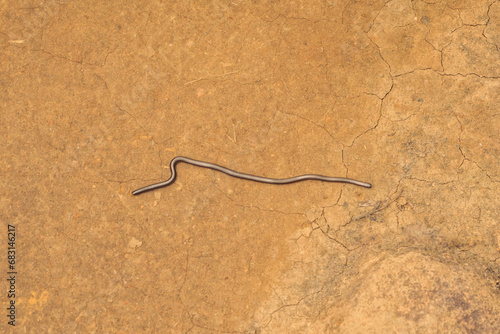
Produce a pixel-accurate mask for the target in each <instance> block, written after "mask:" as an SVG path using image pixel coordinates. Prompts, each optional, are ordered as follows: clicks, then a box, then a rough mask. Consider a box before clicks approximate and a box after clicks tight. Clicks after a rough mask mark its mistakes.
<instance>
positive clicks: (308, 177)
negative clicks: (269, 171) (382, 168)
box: [132, 156, 372, 195]
mask: <svg viewBox="0 0 500 334" xmlns="http://www.w3.org/2000/svg"><path fill="white" fill-rule="evenodd" d="M179 162H184V163H187V164H190V165H193V166H198V167H203V168H209V169H213V170H216V171H218V172H221V173H224V174H227V175H229V176H233V177H236V178H239V179H243V180H249V181H255V182H261V183H270V184H289V183H295V182H300V181H306V180H317V181H324V182H340V183H349V184H353V185H356V186H360V187H365V188H371V187H372V185H371V184H370V183H367V182H362V181H357V180H353V179H348V178H345V177H331V176H323V175H317V174H305V175H299V176H294V177H290V178H286V179H272V178H268V177H262V176H256V175H252V174H246V173H240V172H237V171H234V170H232V169H229V168H226V167H222V166H219V165H216V164H213V163H210V162H205V161H200V160H195V159H191V158H187V157H181V156H178V157H175V158H173V159H172V161H170V172H171V175H170V178H169V179H168V180H166V181H163V182H159V183H154V184H151V185H149V186H145V187H142V188H139V189H137V190H134V191H133V192H132V195H139V194H142V193H145V192H147V191H151V190H155V189H159V188H163V187H166V186H169V185H171V184H172V183H174V181H175V179H176V177H177V171H176V170H175V166H176V165H177V163H179Z"/></svg>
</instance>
